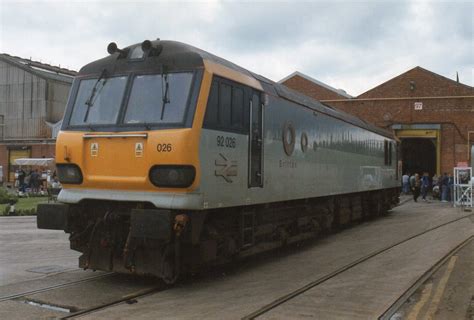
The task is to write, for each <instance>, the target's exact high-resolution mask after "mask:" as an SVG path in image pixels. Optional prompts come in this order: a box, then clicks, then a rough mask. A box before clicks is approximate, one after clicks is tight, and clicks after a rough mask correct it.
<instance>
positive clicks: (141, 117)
mask: <svg viewBox="0 0 474 320" xmlns="http://www.w3.org/2000/svg"><path fill="white" fill-rule="evenodd" d="M107 50H108V53H109V55H108V56H107V57H105V58H103V59H100V60H97V61H94V62H92V63H89V64H87V65H86V66H84V67H83V68H82V69H81V70H80V72H79V73H78V75H77V77H76V78H75V80H74V82H73V85H72V88H71V92H70V96H69V100H68V103H67V107H66V111H65V114H64V119H63V123H62V127H61V131H60V133H59V135H58V138H57V143H56V163H57V174H58V178H59V180H60V182H61V183H62V185H63V189H62V190H61V192H60V194H59V196H58V202H57V203H50V204H41V205H39V206H38V217H37V223H38V227H39V228H42V229H54V230H64V231H65V232H66V233H69V234H70V237H69V240H70V246H71V249H73V250H77V251H79V252H81V253H82V255H81V256H80V257H79V266H80V267H82V268H84V269H93V270H107V271H115V272H125V273H134V274H139V275H144V274H148V275H154V276H157V277H160V278H161V279H163V280H164V281H165V282H166V283H173V282H174V281H176V279H177V278H178V276H179V275H180V274H182V273H187V272H191V271H193V270H197V269H199V268H201V267H203V266H207V265H212V264H219V263H225V262H228V261H231V260H232V259H236V258H242V257H246V256H250V255H253V254H256V253H258V252H262V251H266V250H271V249H273V248H277V247H279V246H282V245H285V244H288V243H292V242H295V241H301V240H302V239H306V238H311V237H315V236H317V235H319V234H321V233H324V232H327V231H329V230H330V229H331V228H334V227H339V226H346V225H349V224H353V223H356V222H358V221H361V220H363V219H367V218H370V217H375V216H379V215H381V214H384V213H385V212H387V210H389V209H390V208H392V207H393V206H395V205H396V204H397V203H398V195H399V179H398V176H399V170H398V159H397V158H398V152H397V150H398V148H397V141H396V139H395V138H394V136H393V135H392V134H391V133H390V132H387V131H385V130H382V129H380V128H377V127H375V126H372V125H370V124H368V123H365V122H364V121H362V120H360V119H358V118H356V117H354V116H351V115H349V114H346V113H344V112H341V111H339V110H337V109H334V108H332V107H330V106H327V105H324V104H322V103H320V102H318V101H316V100H313V99H311V98H309V97H307V96H304V95H302V94H299V93H297V92H295V91H292V90H290V89H289V88H287V87H285V86H283V85H281V84H278V83H275V82H273V81H271V80H269V79H267V78H265V77H262V76H260V75H258V74H255V73H252V72H250V71H248V70H246V69H244V68H242V67H239V66H237V65H235V64H233V63H231V62H229V61H227V60H224V59H222V58H220V57H217V56H215V55H212V54H210V53H208V52H206V51H203V50H200V49H198V48H195V47H192V46H190V45H187V44H183V43H180V42H175V41H164V40H159V39H158V40H154V41H149V40H145V41H144V42H142V43H139V44H134V45H131V46H128V47H126V48H122V49H120V48H118V47H117V45H116V44H115V43H111V44H109V46H108V47H107Z"/></svg>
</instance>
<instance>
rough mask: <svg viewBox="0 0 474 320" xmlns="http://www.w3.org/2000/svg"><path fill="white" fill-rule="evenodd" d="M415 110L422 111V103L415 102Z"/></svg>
mask: <svg viewBox="0 0 474 320" xmlns="http://www.w3.org/2000/svg"><path fill="white" fill-rule="evenodd" d="M415 110H423V102H415Z"/></svg>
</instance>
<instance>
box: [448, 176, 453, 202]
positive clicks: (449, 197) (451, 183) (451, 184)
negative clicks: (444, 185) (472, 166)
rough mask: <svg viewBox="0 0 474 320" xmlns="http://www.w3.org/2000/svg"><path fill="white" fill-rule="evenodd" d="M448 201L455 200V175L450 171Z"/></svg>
mask: <svg viewBox="0 0 474 320" xmlns="http://www.w3.org/2000/svg"><path fill="white" fill-rule="evenodd" d="M447 200H448V201H450V202H453V201H454V177H453V174H452V173H450V174H449V176H448V199H447Z"/></svg>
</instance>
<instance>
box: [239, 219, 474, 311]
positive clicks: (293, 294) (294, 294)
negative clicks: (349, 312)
mask: <svg viewBox="0 0 474 320" xmlns="http://www.w3.org/2000/svg"><path fill="white" fill-rule="evenodd" d="M469 217H474V214H470V215H467V216H463V217H460V218H457V219H455V220H452V221H449V222H446V223H443V224H441V225H438V226H436V227H432V228H430V229H427V230H425V231H423V232H420V233H418V234H416V235H413V236H411V237H409V238H406V239H404V240H401V241H398V242H396V243H394V244H392V245H390V246H387V247H385V248H382V249H379V250H376V251H374V252H372V253H370V254H368V255H366V256H364V257H361V258H359V259H357V260H355V261H353V262H351V263H349V264H346V265H344V266H342V267H341V268H338V269H337V270H335V271H333V272H331V273H329V274H327V275H325V276H322V277H320V278H318V279H316V280H313V281H311V282H309V283H308V284H306V285H304V286H302V287H300V288H298V289H296V290H293V291H292V292H290V293H288V294H286V295H284V296H282V297H280V298H278V299H276V300H274V301H272V302H271V303H269V304H267V305H265V306H263V307H261V308H259V309H258V310H256V311H254V312H252V313H250V314H248V315H246V316H244V317H242V320H251V319H256V318H258V317H260V316H262V315H264V314H265V313H267V312H269V311H270V310H272V309H274V308H276V307H278V306H280V305H282V304H284V303H285V302H288V301H290V300H292V299H294V298H296V297H298V296H299V295H301V294H303V293H305V292H306V291H308V290H310V289H312V288H314V287H316V286H318V285H320V284H322V283H324V282H326V281H328V280H330V279H333V278H335V277H337V276H338V275H340V274H341V273H343V272H345V271H347V270H349V269H351V268H353V267H355V266H357V265H359V264H361V263H363V262H365V261H367V260H369V259H372V258H374V257H376V256H378V255H380V254H382V253H384V252H386V251H388V250H390V249H392V248H395V247H397V246H399V245H402V244H405V243H407V242H409V241H411V240H413V239H415V238H417V237H420V236H422V235H424V234H427V233H429V232H432V231H434V230H437V229H440V228H442V227H444V226H446V225H449V224H452V223H454V222H457V221H459V220H462V219H466V218H469ZM472 239H473V237H472V236H471V237H469V238H468V239H466V240H465V241H463V242H462V243H461V244H459V245H458V246H456V247H455V248H454V249H453V250H452V251H450V252H449V253H448V254H447V255H446V256H445V258H443V259H442V260H440V261H439V262H438V263H437V264H436V265H435V266H433V267H432V268H431V269H430V270H428V271H427V273H425V274H424V275H423V276H422V277H421V278H420V279H419V280H418V281H417V283H416V284H415V285H413V286H412V287H411V288H410V289H408V290H407V291H406V292H405V294H404V295H402V296H401V297H400V298H399V299H398V300H397V301H396V302H395V303H394V304H393V305H392V307H391V308H390V309H389V310H387V311H386V312H385V313H384V314H383V315H382V316H381V317H380V319H384V320H385V319H390V316H391V315H393V314H394V313H395V312H396V310H398V308H400V306H401V305H402V304H403V302H404V301H406V299H408V297H410V295H411V294H412V293H413V292H414V291H415V290H416V289H417V288H418V287H419V286H420V285H421V284H422V283H424V282H425V281H426V279H428V278H429V277H430V276H431V275H432V274H433V273H434V272H435V271H436V270H438V269H439V267H440V266H442V265H443V263H444V262H446V261H447V259H449V258H450V257H451V256H452V255H454V254H455V253H456V252H457V251H459V250H460V249H461V248H462V247H464V246H465V245H466V244H467V243H469V242H470V241H471V240H472Z"/></svg>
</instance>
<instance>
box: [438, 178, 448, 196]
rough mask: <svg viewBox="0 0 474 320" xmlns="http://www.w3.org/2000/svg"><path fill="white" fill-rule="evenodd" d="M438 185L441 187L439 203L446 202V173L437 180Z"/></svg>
mask: <svg viewBox="0 0 474 320" xmlns="http://www.w3.org/2000/svg"><path fill="white" fill-rule="evenodd" d="M439 184H440V187H441V202H448V192H449V188H448V184H449V178H448V174H447V173H446V172H445V173H443V176H442V177H441V178H440V179H439Z"/></svg>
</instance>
